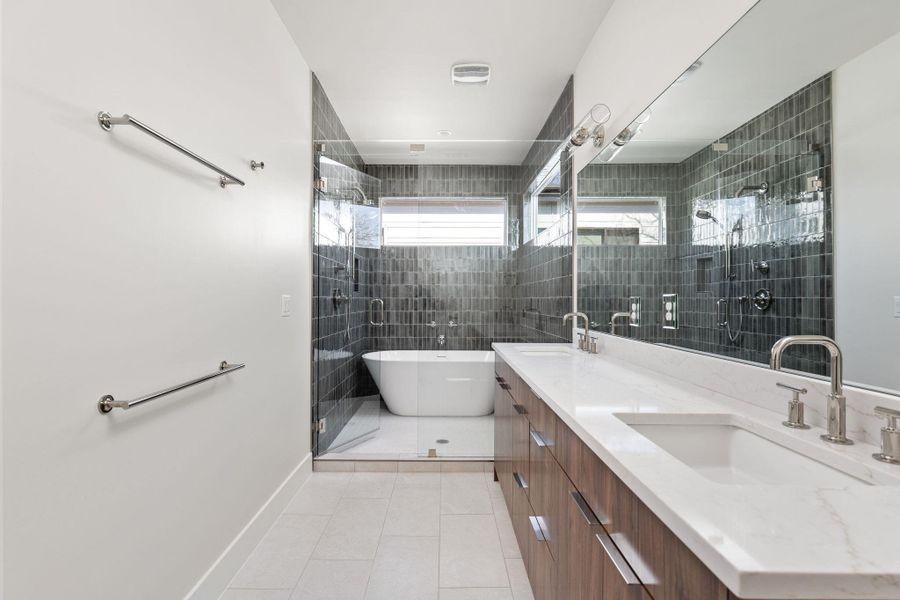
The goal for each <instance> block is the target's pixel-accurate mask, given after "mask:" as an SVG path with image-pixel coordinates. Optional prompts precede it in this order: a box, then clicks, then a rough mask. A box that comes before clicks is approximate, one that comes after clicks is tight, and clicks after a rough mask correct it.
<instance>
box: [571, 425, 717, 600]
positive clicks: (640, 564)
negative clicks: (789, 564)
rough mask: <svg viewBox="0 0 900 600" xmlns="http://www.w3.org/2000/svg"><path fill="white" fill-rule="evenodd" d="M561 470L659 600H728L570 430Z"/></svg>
mask: <svg viewBox="0 0 900 600" xmlns="http://www.w3.org/2000/svg"><path fill="white" fill-rule="evenodd" d="M557 438H558V439H557V448H559V454H560V457H561V458H562V460H561V464H562V465H563V468H564V469H565V470H566V473H567V474H568V475H569V477H570V479H571V480H572V483H573V484H574V486H575V487H576V488H577V489H578V491H579V492H580V493H581V495H582V496H583V497H584V499H585V501H586V502H587V504H588V506H589V507H590V508H591V510H592V511H593V512H594V514H595V515H596V516H597V518H598V519H599V520H600V522H601V523H602V524H603V526H604V528H605V530H606V531H607V532H608V534H609V536H610V538H611V539H612V541H613V542H614V543H615V546H616V547H617V548H618V550H619V551H620V552H621V554H622V556H624V558H625V560H626V561H628V564H629V565H630V566H631V568H632V570H633V571H634V573H635V574H636V575H637V577H638V578H639V579H640V581H641V583H643V584H644V586H645V587H646V589H647V591H648V592H649V593H650V594H651V595H652V596H653V598H654V600H688V599H689V600H723V599H724V598H726V597H727V596H726V594H727V590H726V588H725V586H723V585H722V584H721V582H719V580H718V579H717V578H716V577H715V575H713V574H712V572H711V571H710V570H709V569H707V568H706V567H705V566H704V565H703V563H702V562H700V559H698V558H697V557H696V556H695V555H694V554H693V553H692V552H691V551H690V550H689V549H688V548H687V546H685V545H684V544H683V543H682V542H681V541H680V540H679V539H678V538H677V537H676V536H675V534H673V533H672V532H671V531H670V530H669V528H668V527H666V526H665V524H663V522H662V521H660V520H659V518H658V517H657V516H656V515H655V514H653V512H652V511H651V510H650V509H649V508H647V506H646V505H644V503H643V502H641V501H640V499H638V497H637V496H635V495H634V494H633V493H632V492H631V490H630V489H628V487H627V486H626V485H625V484H624V483H622V481H621V480H619V478H618V477H616V476H615V474H614V473H613V472H612V471H611V470H610V469H609V468H608V467H607V466H606V465H605V464H604V463H603V461H601V460H600V459H599V458H598V457H597V455H596V454H594V453H593V451H591V450H590V449H589V448H588V447H587V446H586V445H585V444H584V443H583V442H582V441H581V440H580V439H579V438H578V436H576V435H575V433H574V432H572V430H571V429H569V428H568V427H567V426H565V424H562V423H560V427H559V428H558V432H557Z"/></svg>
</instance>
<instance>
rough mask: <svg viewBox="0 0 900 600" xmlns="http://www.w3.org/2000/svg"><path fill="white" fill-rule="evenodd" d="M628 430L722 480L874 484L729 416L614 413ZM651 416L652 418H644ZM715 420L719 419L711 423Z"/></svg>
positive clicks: (714, 478) (834, 484) (712, 479)
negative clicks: (627, 426)
mask: <svg viewBox="0 0 900 600" xmlns="http://www.w3.org/2000/svg"><path fill="white" fill-rule="evenodd" d="M618 416H619V418H620V419H621V420H622V421H624V422H625V423H626V424H628V425H629V426H630V427H631V428H632V429H634V430H635V431H637V432H638V433H640V434H641V435H643V436H644V437H645V438H647V439H648V440H650V441H651V442H653V443H654V444H656V445H657V446H659V447H660V448H662V449H663V450H665V451H666V452H668V453H669V454H671V455H672V456H673V457H675V458H676V459H678V460H679V461H681V462H682V463H684V464H685V465H687V466H688V467H690V468H692V469H693V470H694V471H696V472H697V473H698V474H700V475H702V476H703V477H705V478H707V479H709V480H711V481H715V482H716V483H725V484H733V485H740V484H744V485H747V484H750V485H753V484H756V485H760V484H763V485H802V486H812V487H845V486H848V485H873V483H872V482H870V481H866V480H864V479H860V478H857V477H854V476H852V475H849V474H847V473H845V472H843V471H840V470H838V469H835V468H833V467H831V466H828V465H826V464H825V463H823V462H820V461H818V460H816V459H814V458H811V457H809V456H806V455H805V454H802V453H800V452H797V451H795V450H792V449H790V448H787V447H785V446H783V445H781V444H779V443H777V442H774V441H772V440H769V439H767V438H765V437H763V436H761V435H758V434H757V433H754V432H751V431H749V430H747V429H745V428H743V427H741V426H740V424H739V423H736V422H722V418H719V419H715V418H709V417H724V418H725V419H727V418H728V415H721V416H720V415H710V416H708V417H707V418H705V419H704V418H702V417H703V416H698V417H700V418H697V419H695V420H689V419H685V418H684V417H685V415H668V416H669V417H671V418H672V422H665V420H666V419H665V417H666V416H667V415H652V416H650V415H630V416H629V415H618ZM648 416H649V417H650V420H651V421H655V422H647V421H648V418H647V417H648ZM716 421H719V422H716Z"/></svg>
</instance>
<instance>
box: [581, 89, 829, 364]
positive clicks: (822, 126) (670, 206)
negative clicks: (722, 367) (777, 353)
mask: <svg viewBox="0 0 900 600" xmlns="http://www.w3.org/2000/svg"><path fill="white" fill-rule="evenodd" d="M718 142H719V143H720V144H726V145H727V150H724V149H722V148H725V147H726V146H716V148H719V149H714V147H713V146H712V145H710V146H708V147H706V148H704V149H703V150H701V151H700V152H697V153H696V154H694V155H693V156H691V157H689V158H687V159H686V160H684V161H683V162H680V163H672V164H614V163H613V164H603V163H598V164H591V165H588V166H587V167H585V168H584V169H583V170H582V171H581V173H579V180H578V189H579V206H580V205H581V204H580V203H581V200H580V198H582V197H584V198H589V197H613V198H615V197H637V196H645V197H646V196H653V197H661V198H665V199H666V201H667V212H666V230H667V231H666V235H665V244H664V245H631V246H604V245H586V244H584V243H579V245H578V253H579V284H578V292H579V305H580V306H582V307H583V308H585V309H586V311H587V312H588V313H589V314H590V315H591V318H592V320H594V321H595V322H597V323H598V328H600V329H603V330H606V323H608V321H609V316H610V315H611V314H612V313H613V312H616V311H620V310H625V305H626V303H627V299H628V297H629V296H635V295H637V296H641V297H642V304H643V307H644V308H643V323H642V326H641V327H640V328H634V327H632V328H627V333H625V328H620V329H619V330H618V332H619V333H625V334H626V335H629V336H632V337H639V338H640V339H642V340H646V341H649V342H654V343H664V344H672V345H676V346H680V347H684V348H690V349H695V350H700V351H705V352H712V353H716V354H720V355H726V356H729V357H733V358H738V359H743V360H749V361H753V362H758V363H765V362H767V361H768V355H769V350H770V348H771V346H772V344H773V343H774V342H775V341H776V340H777V339H778V338H779V337H781V336H784V335H795V334H820V335H828V336H833V335H834V317H833V294H832V216H831V202H830V198H831V183H830V180H831V177H830V175H831V168H830V167H831V77H830V75H829V76H825V77H823V78H821V79H819V80H817V81H815V82H813V83H811V84H809V85H808V86H805V87H804V88H803V89H801V90H799V91H798V92H796V93H795V94H792V95H791V96H790V97H788V98H785V99H784V100H783V101H782V102H780V103H778V104H777V105H775V106H773V107H772V108H770V109H769V110H767V111H765V112H764V113H763V114H761V115H759V116H757V117H756V118H754V119H752V120H750V121H749V122H747V123H745V124H743V125H741V126H740V127H738V128H737V129H735V130H734V131H732V132H731V133H729V134H728V135H726V136H724V137H723V138H721V139H720V140H718ZM814 177H819V178H821V180H822V181H823V182H824V187H823V188H822V189H821V191H807V186H808V184H809V182H808V179H809V178H814ZM762 182H767V183H768V186H769V189H768V191H767V192H766V193H765V194H754V193H753V192H750V191H748V192H744V193H742V194H740V195H738V192H739V191H740V190H741V189H742V188H744V187H745V186H747V187H755V186H758V185H760V184H761V183H762ZM698 210H703V211H708V212H709V213H710V214H711V215H712V217H714V219H715V221H718V223H719V224H720V225H719V224H717V223H716V222H715V221H714V220H713V219H710V218H706V219H701V218H698V217H697V211H698ZM729 232H731V235H732V237H733V250H732V263H733V265H734V273H735V277H734V278H733V280H730V281H729V280H728V279H727V278H726V277H725V252H724V249H725V244H726V236H727V235H729ZM761 261H765V262H766V263H767V265H768V271H767V272H766V271H765V269H762V268H754V265H759V264H760V262H761ZM760 289H768V290H770V291H771V293H772V295H773V296H774V298H775V300H774V302H773V303H772V306H771V308H769V309H768V310H767V311H766V312H762V311H760V310H758V309H757V308H755V307H754V306H753V305H752V304H751V302H750V301H749V300H747V301H743V302H742V301H740V300H739V298H740V297H741V296H746V297H748V298H750V297H752V296H753V295H754V293H755V292H756V291H757V290H760ZM666 293H677V294H678V298H679V311H680V314H679V321H680V324H679V328H678V329H677V330H664V329H663V328H662V315H661V313H660V311H661V307H662V294H666ZM722 298H726V299H728V302H727V304H728V305H729V309H730V319H729V320H730V322H731V325H732V337H736V340H735V341H734V342H732V341H731V339H730V337H729V335H728V331H727V330H726V329H724V328H722V327H719V326H718V322H719V320H720V317H719V316H717V302H718V301H719V300H720V299H722ZM741 305H743V319H742V317H741V314H740V309H741ZM595 315H596V316H595ZM741 320H742V323H741ZM738 324H740V335H739V336H735V334H736V333H737V330H738ZM786 365H787V366H788V367H789V368H796V369H801V370H804V371H808V372H813V373H820V374H824V373H825V372H826V370H827V361H826V360H825V357H824V356H823V355H822V353H821V350H820V349H818V348H798V349H796V351H792V352H791V353H790V356H789V358H788V360H787V361H786Z"/></svg>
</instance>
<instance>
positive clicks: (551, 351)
mask: <svg viewBox="0 0 900 600" xmlns="http://www.w3.org/2000/svg"><path fill="white" fill-rule="evenodd" d="M516 351H517V352H520V353H521V354H524V355H525V356H569V355H570V354H569V352H567V351H566V350H563V349H561V348H552V347H551V348H548V347H547V346H543V347H541V346H535V347H532V346H516Z"/></svg>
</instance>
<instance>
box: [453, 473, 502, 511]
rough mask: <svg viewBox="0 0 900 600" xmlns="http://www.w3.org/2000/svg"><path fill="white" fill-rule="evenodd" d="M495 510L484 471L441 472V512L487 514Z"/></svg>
mask: <svg viewBox="0 0 900 600" xmlns="http://www.w3.org/2000/svg"><path fill="white" fill-rule="evenodd" d="M493 512H494V508H493V506H491V497H490V495H488V489H487V484H486V483H485V481H484V473H441V514H444V515H486V514H491V513H493Z"/></svg>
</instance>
